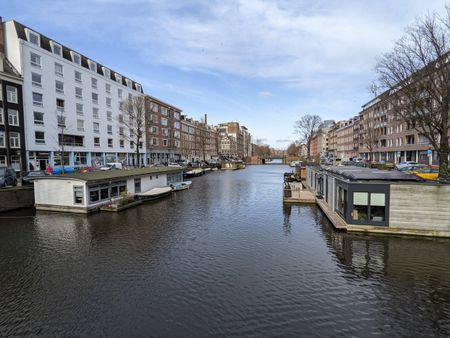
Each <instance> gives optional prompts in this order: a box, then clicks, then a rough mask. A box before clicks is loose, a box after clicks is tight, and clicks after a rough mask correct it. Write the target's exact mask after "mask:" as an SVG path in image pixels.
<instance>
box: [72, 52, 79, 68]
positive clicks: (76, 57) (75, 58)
mask: <svg viewBox="0 0 450 338" xmlns="http://www.w3.org/2000/svg"><path fill="white" fill-rule="evenodd" d="M70 56H71V57H72V62H73V63H76V64H77V65H81V55H80V54H78V53H75V52H74V51H70ZM76 60H77V61H76Z"/></svg>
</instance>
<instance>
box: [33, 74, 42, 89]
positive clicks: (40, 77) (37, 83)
mask: <svg viewBox="0 0 450 338" xmlns="http://www.w3.org/2000/svg"><path fill="white" fill-rule="evenodd" d="M33 76H37V77H39V82H37V81H35V80H34V79H33ZM31 84H32V85H33V86H35V87H39V88H42V75H41V74H39V73H35V72H31Z"/></svg>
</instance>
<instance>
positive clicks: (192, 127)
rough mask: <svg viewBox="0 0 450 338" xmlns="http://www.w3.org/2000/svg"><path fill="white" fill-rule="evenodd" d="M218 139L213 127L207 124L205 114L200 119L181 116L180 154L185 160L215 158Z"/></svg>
mask: <svg viewBox="0 0 450 338" xmlns="http://www.w3.org/2000/svg"><path fill="white" fill-rule="evenodd" d="M218 142H219V139H218V134H217V130H216V128H215V127H213V126H210V125H208V116H207V115H206V114H205V116H204V118H203V120H202V121H196V120H194V119H192V118H188V117H187V116H182V117H181V155H182V159H184V160H187V161H192V162H193V161H200V160H204V161H208V160H211V159H215V158H217V153H218V149H219V143H218Z"/></svg>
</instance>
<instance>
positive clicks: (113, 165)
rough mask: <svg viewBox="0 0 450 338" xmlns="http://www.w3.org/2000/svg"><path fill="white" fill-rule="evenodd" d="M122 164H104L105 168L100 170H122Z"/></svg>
mask: <svg viewBox="0 0 450 338" xmlns="http://www.w3.org/2000/svg"><path fill="white" fill-rule="evenodd" d="M122 168H123V167H122V163H120V162H111V163H106V165H105V166H103V167H101V168H100V170H112V169H122Z"/></svg>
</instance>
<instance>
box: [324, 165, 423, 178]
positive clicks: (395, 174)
mask: <svg viewBox="0 0 450 338" xmlns="http://www.w3.org/2000/svg"><path fill="white" fill-rule="evenodd" d="M324 170H325V171H329V172H332V173H334V174H337V175H340V176H343V177H345V178H348V179H350V180H355V181H413V182H421V181H423V180H422V179H421V178H420V177H417V176H415V175H411V174H406V173H403V172H401V171H398V170H390V171H389V170H379V169H371V168H364V167H354V166H334V167H328V168H326V169H324Z"/></svg>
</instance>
